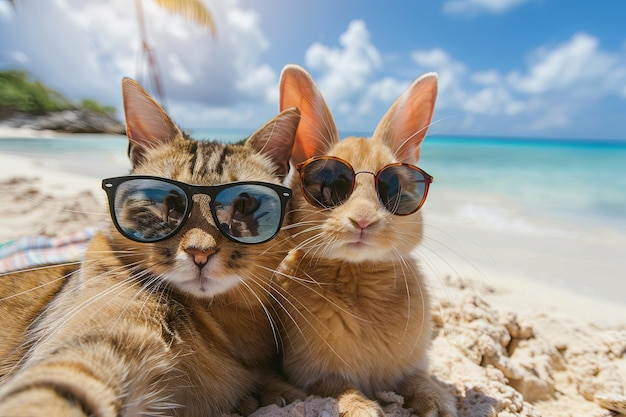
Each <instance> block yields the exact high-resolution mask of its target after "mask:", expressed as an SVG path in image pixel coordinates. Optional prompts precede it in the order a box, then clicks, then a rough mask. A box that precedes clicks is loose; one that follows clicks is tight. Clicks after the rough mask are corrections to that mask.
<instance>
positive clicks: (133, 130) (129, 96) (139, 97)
mask: <svg viewBox="0 0 626 417" xmlns="http://www.w3.org/2000/svg"><path fill="white" fill-rule="evenodd" d="M122 99H123V103H124V115H125V119H126V136H128V157H129V158H130V160H131V161H132V163H133V166H137V165H139V164H140V163H141V162H142V161H143V159H144V156H145V153H146V151H147V150H148V149H151V148H156V147H157V146H158V145H161V144H163V143H168V142H171V141H173V140H174V139H175V138H176V137H177V136H179V135H182V132H181V131H180V129H179V128H178V126H177V125H176V123H174V121H173V120H172V119H171V118H170V116H169V115H168V114H167V113H166V112H165V110H164V109H163V107H161V106H160V105H159V104H158V103H157V102H156V101H155V100H154V99H153V98H152V97H151V96H150V94H148V92H147V91H146V90H144V89H143V87H141V86H140V85H139V83H137V82H136V81H134V80H132V79H130V78H124V79H123V80H122Z"/></svg>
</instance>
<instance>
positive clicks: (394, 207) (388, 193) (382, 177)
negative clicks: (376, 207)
mask: <svg viewBox="0 0 626 417" xmlns="http://www.w3.org/2000/svg"><path fill="white" fill-rule="evenodd" d="M426 182H427V180H426V178H425V177H424V175H423V174H422V173H421V172H420V171H418V170H416V169H414V168H411V167H409V166H406V165H392V166H388V167H387V168H385V169H383V170H382V171H381V172H380V173H379V175H378V183H377V184H376V186H377V188H378V195H379V198H380V201H381V202H382V203H383V205H384V206H385V208H386V209H387V210H389V211H390V212H391V213H394V214H398V215H405V214H411V213H413V212H415V211H416V210H417V209H418V208H419V207H420V204H421V203H422V201H423V199H424V190H425V188H426Z"/></svg>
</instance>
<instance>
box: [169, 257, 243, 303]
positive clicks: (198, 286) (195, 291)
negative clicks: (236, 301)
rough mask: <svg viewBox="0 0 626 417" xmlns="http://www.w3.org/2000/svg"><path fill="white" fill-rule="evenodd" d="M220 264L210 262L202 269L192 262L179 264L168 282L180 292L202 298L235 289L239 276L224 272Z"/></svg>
mask: <svg viewBox="0 0 626 417" xmlns="http://www.w3.org/2000/svg"><path fill="white" fill-rule="evenodd" d="M222 269H223V268H221V267H220V265H219V263H217V264H216V263H212V262H209V263H208V264H206V265H204V266H203V267H202V268H199V267H198V266H196V265H195V264H193V265H191V263H190V262H185V263H183V264H179V265H178V267H176V268H174V270H173V271H172V272H171V273H170V274H168V276H167V280H168V281H169V282H170V283H171V284H173V285H174V286H175V287H176V288H178V289H179V290H181V291H183V292H186V293H190V294H192V295H195V296H196V297H200V298H209V297H213V296H216V295H218V294H222V293H224V292H226V291H229V290H230V289H232V288H233V287H235V286H236V285H237V284H238V283H239V282H240V280H241V278H240V276H239V275H236V274H233V273H232V272H227V271H224V270H222Z"/></svg>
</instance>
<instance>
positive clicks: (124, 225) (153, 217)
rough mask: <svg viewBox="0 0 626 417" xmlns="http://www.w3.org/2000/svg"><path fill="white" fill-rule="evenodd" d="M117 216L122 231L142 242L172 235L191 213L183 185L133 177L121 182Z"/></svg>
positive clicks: (118, 191)
mask: <svg viewBox="0 0 626 417" xmlns="http://www.w3.org/2000/svg"><path fill="white" fill-rule="evenodd" d="M114 198H115V200H114V204H113V215H114V216H115V219H116V221H117V224H118V226H119V228H120V231H121V232H122V234H124V235H126V237H128V238H130V239H134V240H137V241H140V242H154V241H157V240H161V239H165V238H166V237H168V236H170V235H172V234H173V233H174V232H175V231H176V230H177V229H178V227H179V226H180V225H181V223H182V222H183V219H184V216H185V213H186V212H187V204H188V203H187V197H186V195H185V191H183V190H182V189H181V188H180V187H178V186H176V185H174V184H170V183H168V182H165V181H159V180H156V179H131V180H128V181H125V182H123V183H121V184H119V185H118V187H117V190H116V192H115V196H114Z"/></svg>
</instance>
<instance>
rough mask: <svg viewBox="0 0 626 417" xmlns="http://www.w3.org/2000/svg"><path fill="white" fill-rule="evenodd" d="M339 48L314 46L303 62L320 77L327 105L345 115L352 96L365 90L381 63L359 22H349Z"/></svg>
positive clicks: (362, 23) (378, 54)
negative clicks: (319, 74) (318, 73)
mask: <svg viewBox="0 0 626 417" xmlns="http://www.w3.org/2000/svg"><path fill="white" fill-rule="evenodd" d="M339 44H340V47H329V46H326V45H322V44H320V43H315V44H313V45H311V46H310V47H309V48H308V49H307V51H306V55H305V57H306V58H305V59H306V65H307V66H308V67H309V68H310V69H312V70H317V71H318V72H320V73H321V77H319V78H318V79H317V83H318V85H319V87H320V89H321V90H322V91H323V92H324V96H325V99H326V100H327V101H328V102H329V105H333V106H334V107H335V108H336V109H339V110H337V111H339V112H344V113H345V112H348V111H350V109H351V108H352V106H351V105H349V104H348V103H349V102H350V101H351V100H352V99H353V98H354V96H355V94H357V93H361V92H362V91H363V90H364V89H366V88H367V87H368V85H369V83H370V82H371V81H372V78H373V75H374V73H375V72H376V70H378V69H379V68H380V66H381V64H382V59H381V57H380V53H379V52H378V49H376V47H374V46H373V45H372V44H371V42H370V35H369V32H368V30H367V27H366V26H365V23H364V22H363V21H361V20H354V21H352V22H350V24H349V26H348V29H347V30H346V32H344V33H343V34H342V35H341V36H340V38H339Z"/></svg>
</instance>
